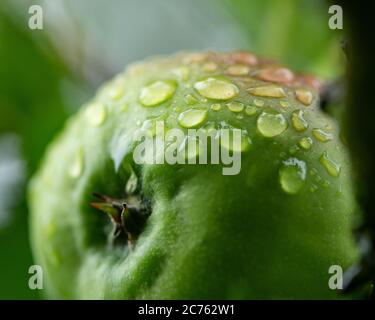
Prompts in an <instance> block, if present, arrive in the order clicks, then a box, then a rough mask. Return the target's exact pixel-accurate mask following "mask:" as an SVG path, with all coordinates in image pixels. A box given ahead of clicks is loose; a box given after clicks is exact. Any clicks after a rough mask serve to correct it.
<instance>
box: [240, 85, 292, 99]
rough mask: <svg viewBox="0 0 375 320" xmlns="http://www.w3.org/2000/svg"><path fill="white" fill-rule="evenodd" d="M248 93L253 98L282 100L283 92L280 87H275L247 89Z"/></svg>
mask: <svg viewBox="0 0 375 320" xmlns="http://www.w3.org/2000/svg"><path fill="white" fill-rule="evenodd" d="M247 91H248V92H249V93H251V94H252V95H254V96H259V97H267V98H284V97H285V96H286V95H285V91H284V89H283V88H281V87H277V86H262V87H255V88H249V89H247Z"/></svg>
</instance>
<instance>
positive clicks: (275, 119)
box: [257, 112, 288, 138]
mask: <svg viewBox="0 0 375 320" xmlns="http://www.w3.org/2000/svg"><path fill="white" fill-rule="evenodd" d="M287 127H288V123H287V121H286V120H285V118H284V116H283V115H282V114H280V113H277V114H274V113H267V112H262V113H261V115H260V116H259V117H258V120H257V128H258V130H259V132H260V133H261V134H262V135H263V136H265V137H269V138H270V137H274V136H277V135H279V134H281V133H283V132H284V131H285V130H286V129H287Z"/></svg>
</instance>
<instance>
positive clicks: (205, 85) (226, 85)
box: [194, 77, 239, 100]
mask: <svg viewBox="0 0 375 320" xmlns="http://www.w3.org/2000/svg"><path fill="white" fill-rule="evenodd" d="M194 88H195V89H196V90H197V91H198V92H199V93H200V94H201V95H202V96H203V97H205V98H208V99H216V100H228V99H231V98H233V97H235V96H236V95H237V94H238V92H239V89H238V88H237V86H235V85H234V84H233V83H231V82H229V81H227V80H223V79H218V78H213V77H210V78H207V79H205V80H202V81H198V82H196V83H195V84H194Z"/></svg>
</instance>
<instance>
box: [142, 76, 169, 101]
mask: <svg viewBox="0 0 375 320" xmlns="http://www.w3.org/2000/svg"><path fill="white" fill-rule="evenodd" d="M175 90H176V83H175V82H174V81H169V80H163V81H155V82H153V83H152V84H150V85H148V86H146V87H144V88H142V90H141V93H140V95H139V101H140V102H141V103H142V105H143V106H145V107H153V106H156V105H158V104H160V103H162V102H164V101H166V100H168V99H170V98H171V97H172V95H173V94H174V92H175Z"/></svg>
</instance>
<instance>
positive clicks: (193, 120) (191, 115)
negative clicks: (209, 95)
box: [178, 109, 207, 128]
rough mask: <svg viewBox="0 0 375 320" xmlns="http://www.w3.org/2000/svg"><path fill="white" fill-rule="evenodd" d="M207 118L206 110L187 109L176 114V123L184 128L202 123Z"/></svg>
mask: <svg viewBox="0 0 375 320" xmlns="http://www.w3.org/2000/svg"><path fill="white" fill-rule="evenodd" d="M206 119H207V110H202V109H188V110H186V111H184V112H182V113H180V114H179V116H178V123H179V124H180V126H182V127H184V128H193V127H197V126H199V125H201V124H203V123H204V122H205V121H206Z"/></svg>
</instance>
